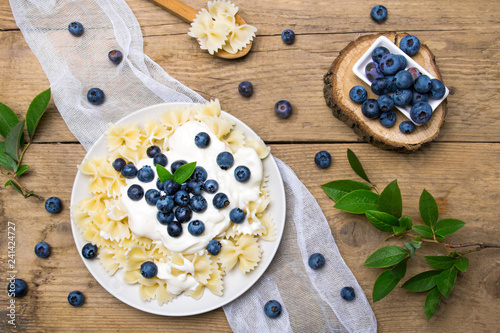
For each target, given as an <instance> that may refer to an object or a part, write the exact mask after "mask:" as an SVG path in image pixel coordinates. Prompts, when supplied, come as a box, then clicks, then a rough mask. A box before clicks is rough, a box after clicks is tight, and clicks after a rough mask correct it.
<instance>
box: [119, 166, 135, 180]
mask: <svg viewBox="0 0 500 333" xmlns="http://www.w3.org/2000/svg"><path fill="white" fill-rule="evenodd" d="M121 173H122V176H123V177H125V178H128V179H132V178H135V176H137V168H136V167H135V165H133V164H132V163H127V164H126V165H125V166H124V167H123V168H122V171H121Z"/></svg>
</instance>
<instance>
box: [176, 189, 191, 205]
mask: <svg viewBox="0 0 500 333" xmlns="http://www.w3.org/2000/svg"><path fill="white" fill-rule="evenodd" d="M189 199H190V197H189V193H188V192H187V191H184V190H179V191H177V192H175V194H174V203H175V204H176V205H177V206H182V207H186V206H187V205H189Z"/></svg>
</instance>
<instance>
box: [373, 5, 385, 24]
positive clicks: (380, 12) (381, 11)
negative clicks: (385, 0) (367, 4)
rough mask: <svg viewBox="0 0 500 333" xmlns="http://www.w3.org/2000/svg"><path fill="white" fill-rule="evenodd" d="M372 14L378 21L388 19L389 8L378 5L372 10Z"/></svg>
mask: <svg viewBox="0 0 500 333" xmlns="http://www.w3.org/2000/svg"><path fill="white" fill-rule="evenodd" d="M370 16H371V17H372V19H373V20H374V21H375V22H377V23H381V22H384V21H385V20H386V19H387V8H385V7H384V6H381V5H377V6H375V7H373V8H372V10H371V11H370Z"/></svg>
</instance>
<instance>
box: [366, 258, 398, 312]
mask: <svg viewBox="0 0 500 333" xmlns="http://www.w3.org/2000/svg"><path fill="white" fill-rule="evenodd" d="M405 273H406V260H405V261H402V262H401V263H399V264H398V265H396V267H394V268H393V269H388V270H385V271H383V272H382V274H380V275H379V277H378V278H377V280H376V281H375V284H374V285H373V293H372V298H373V302H378V301H380V300H381V299H382V298H384V297H385V296H387V295H389V293H390V292H391V291H392V290H393V289H394V288H395V287H396V286H397V285H398V283H399V281H401V279H402V278H403V277H404V275H405Z"/></svg>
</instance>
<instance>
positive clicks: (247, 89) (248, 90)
mask: <svg viewBox="0 0 500 333" xmlns="http://www.w3.org/2000/svg"><path fill="white" fill-rule="evenodd" d="M238 92H239V93H240V94H241V95H242V96H245V97H250V96H252V94H253V85H252V83H250V82H248V81H242V82H240V84H239V85H238Z"/></svg>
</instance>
